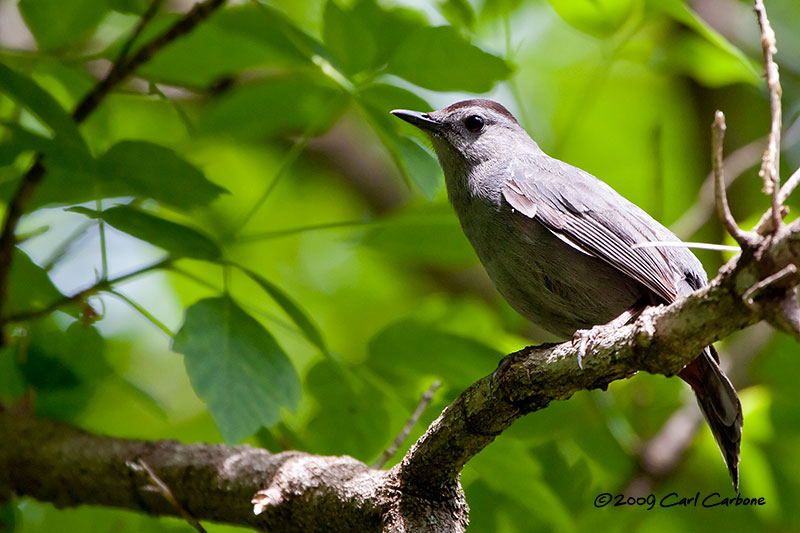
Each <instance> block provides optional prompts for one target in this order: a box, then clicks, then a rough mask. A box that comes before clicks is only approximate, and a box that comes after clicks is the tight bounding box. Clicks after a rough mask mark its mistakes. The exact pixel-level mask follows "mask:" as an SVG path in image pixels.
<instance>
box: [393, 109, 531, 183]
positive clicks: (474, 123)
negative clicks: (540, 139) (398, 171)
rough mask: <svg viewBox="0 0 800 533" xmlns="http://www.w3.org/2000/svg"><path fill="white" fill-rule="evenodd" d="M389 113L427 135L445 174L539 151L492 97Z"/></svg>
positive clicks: (515, 120)
mask: <svg viewBox="0 0 800 533" xmlns="http://www.w3.org/2000/svg"><path fill="white" fill-rule="evenodd" d="M392 114H393V115H395V116H396V117H398V118H401V119H403V120H405V121H406V122H408V123H410V124H413V125H414V126H416V127H417V128H419V129H421V130H422V131H424V132H425V133H427V134H428V135H429V136H430V138H431V141H432V143H433V148H434V150H436V154H437V155H438V156H439V161H440V162H441V164H442V167H443V168H444V170H445V174H449V173H450V171H451V170H452V171H454V172H458V170H460V169H466V170H468V169H470V168H472V167H475V166H477V165H480V164H482V163H485V162H487V161H491V160H492V159H497V158H502V159H506V160H507V159H509V158H511V157H513V155H515V154H519V153H521V152H524V151H530V150H532V149H535V150H538V147H537V146H536V143H534V142H533V140H532V139H531V138H530V136H529V135H528V134H527V132H525V130H524V129H523V128H522V127H521V126H520V125H519V123H518V122H517V119H515V118H514V116H513V115H512V114H511V113H510V112H509V111H508V110H507V109H506V108H505V107H503V106H502V105H500V104H498V103H497V102H494V101H492V100H464V101H463V102H457V103H455V104H452V105H450V106H447V107H445V108H443V109H439V110H438V111H432V112H430V113H423V112H419V111H408V110H405V109H395V110H394V111H392Z"/></svg>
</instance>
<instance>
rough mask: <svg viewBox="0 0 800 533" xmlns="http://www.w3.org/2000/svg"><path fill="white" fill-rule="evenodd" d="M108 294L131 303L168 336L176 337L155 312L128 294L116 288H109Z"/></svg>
mask: <svg viewBox="0 0 800 533" xmlns="http://www.w3.org/2000/svg"><path fill="white" fill-rule="evenodd" d="M108 294H111V295H112V296H116V297H117V298H119V299H120V300H122V301H123V302H125V303H126V304H128V305H130V306H131V307H132V308H133V309H134V310H135V311H136V312H138V313H139V314H140V315H142V316H143V317H144V318H146V319H147V320H148V321H149V322H150V323H151V324H153V325H154V326H155V327H157V328H158V329H160V330H161V331H162V332H164V333H166V335H167V337H169V338H170V339H172V338H175V333H173V332H172V330H171V329H169V328H168V327H167V325H166V324H164V323H163V322H161V321H160V320H159V319H157V318H156V316H155V315H154V314H153V313H151V312H150V311H148V310H147V309H145V308H144V307H142V306H141V305H139V304H138V303H137V302H135V301H134V300H133V299H131V298H130V297H128V296H127V295H125V294H123V293H121V292H119V291H118V290H114V289H110V290H108Z"/></svg>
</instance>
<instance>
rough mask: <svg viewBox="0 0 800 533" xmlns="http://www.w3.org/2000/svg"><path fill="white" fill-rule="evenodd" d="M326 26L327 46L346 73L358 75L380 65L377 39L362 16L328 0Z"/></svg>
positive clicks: (324, 27)
mask: <svg viewBox="0 0 800 533" xmlns="http://www.w3.org/2000/svg"><path fill="white" fill-rule="evenodd" d="M323 24H324V26H323V32H322V36H323V40H324V42H325V45H326V46H327V47H328V50H329V51H330V52H331V54H332V55H333V57H334V59H335V60H336V64H337V65H338V66H340V67H341V69H342V70H343V71H344V72H345V73H347V74H355V73H358V72H361V71H364V70H367V69H369V68H372V67H374V66H377V65H376V64H375V58H376V46H375V39H374V38H373V35H372V32H371V31H370V29H369V28H367V27H366V26H365V25H364V24H362V22H361V20H360V19H359V17H356V16H353V13H352V12H351V11H344V10H343V9H342V8H340V7H339V6H338V5H337V4H336V2H334V1H333V0H328V2H327V3H326V4H325V11H324V13H323Z"/></svg>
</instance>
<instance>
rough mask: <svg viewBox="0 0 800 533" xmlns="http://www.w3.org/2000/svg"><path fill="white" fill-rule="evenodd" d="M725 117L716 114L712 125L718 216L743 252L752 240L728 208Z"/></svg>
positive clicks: (719, 113) (712, 159)
mask: <svg viewBox="0 0 800 533" xmlns="http://www.w3.org/2000/svg"><path fill="white" fill-rule="evenodd" d="M725 129H726V126H725V115H724V114H723V113H722V111H719V110H718V111H717V112H716V113H714V122H713V124H712V125H711V167H712V169H713V172H714V183H715V188H714V191H715V197H716V206H717V215H718V216H719V218H720V220H721V221H722V223H723V224H724V225H725V229H726V230H728V233H730V234H731V236H732V237H733V238H734V239H736V242H738V243H739V246H740V247H741V248H742V250H746V249H748V248H749V247H750V239H749V238H748V236H747V234H746V233H745V232H744V231H742V229H741V228H740V227H739V226H738V225H737V224H736V220H734V218H733V215H732V214H731V210H730V207H729V206H728V195H727V193H726V192H725V175H724V168H723V166H722V165H723V160H722V147H723V144H724V141H725Z"/></svg>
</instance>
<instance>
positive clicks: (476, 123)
mask: <svg viewBox="0 0 800 533" xmlns="http://www.w3.org/2000/svg"><path fill="white" fill-rule="evenodd" d="M464 127H465V128H467V130H468V131H471V132H472V133H477V132H479V131H481V129H482V128H483V119H482V118H481V117H479V116H478V115H470V116H468V117H467V118H465V119H464Z"/></svg>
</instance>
